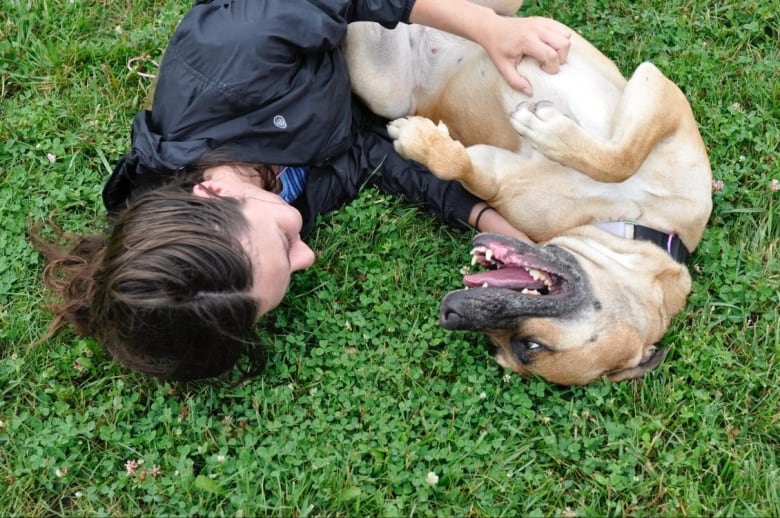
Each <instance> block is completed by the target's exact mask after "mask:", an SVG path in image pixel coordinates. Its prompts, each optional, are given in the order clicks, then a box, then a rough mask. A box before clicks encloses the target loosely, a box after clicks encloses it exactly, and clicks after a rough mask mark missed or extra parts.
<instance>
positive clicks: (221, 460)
mask: <svg viewBox="0 0 780 518" xmlns="http://www.w3.org/2000/svg"><path fill="white" fill-rule="evenodd" d="M217 462H225V456H224V455H217Z"/></svg>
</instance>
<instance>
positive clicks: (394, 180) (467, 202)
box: [294, 101, 481, 236]
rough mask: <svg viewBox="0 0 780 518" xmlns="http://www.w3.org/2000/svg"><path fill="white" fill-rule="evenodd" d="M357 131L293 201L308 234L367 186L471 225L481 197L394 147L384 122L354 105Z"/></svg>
mask: <svg viewBox="0 0 780 518" xmlns="http://www.w3.org/2000/svg"><path fill="white" fill-rule="evenodd" d="M353 115H354V116H355V118H356V123H355V124H356V132H355V137H354V140H353V143H352V146H351V147H350V149H349V150H348V151H347V152H346V153H344V154H343V155H341V156H339V157H337V158H336V159H334V160H333V161H332V162H331V163H330V164H328V165H326V166H322V167H315V168H312V169H311V171H310V174H309V179H308V181H307V183H306V187H305V188H304V195H303V196H301V197H299V198H298V199H297V200H296V202H295V203H294V205H295V207H296V208H297V209H298V210H299V211H301V214H302V215H303V219H304V230H303V232H302V235H304V236H305V235H306V234H308V233H309V231H310V230H311V228H312V224H313V223H314V220H315V219H316V217H317V216H318V215H320V214H326V213H328V212H330V211H332V210H335V209H338V208H339V207H341V206H342V205H344V204H346V203H348V202H350V201H352V200H353V199H354V198H355V197H356V196H357V195H358V194H359V192H360V190H361V189H363V188H365V187H366V186H374V187H376V188H378V189H379V191H380V192H382V193H384V194H392V195H397V196H401V197H402V198H404V199H405V200H406V201H409V202H412V203H418V204H420V205H421V206H422V207H423V208H424V209H426V210H427V212H428V213H429V214H430V215H432V216H433V217H435V218H437V219H440V220H442V221H444V222H445V223H448V224H450V225H452V226H455V227H463V228H470V227H469V225H468V217H469V214H470V213H471V210H472V209H473V208H474V205H476V204H477V203H479V202H480V201H481V200H480V199H479V198H477V197H476V196H474V195H473V194H471V193H469V192H468V191H466V189H465V188H463V186H461V185H460V184H459V183H458V182H453V181H444V180H440V179H439V178H437V177H436V176H435V175H434V174H433V173H431V171H430V170H429V169H428V168H426V167H425V166H423V165H422V164H420V163H417V162H414V161H412V160H407V159H405V158H403V157H402V156H401V155H399V154H398V153H397V152H396V151H395V149H394V148H393V141H392V139H391V138H390V137H389V136H388V135H387V130H386V121H384V120H383V119H381V118H379V117H377V116H375V115H373V114H371V113H370V112H368V111H367V110H365V109H364V108H363V107H362V105H360V104H359V103H358V102H357V101H356V104H355V105H354V106H353Z"/></svg>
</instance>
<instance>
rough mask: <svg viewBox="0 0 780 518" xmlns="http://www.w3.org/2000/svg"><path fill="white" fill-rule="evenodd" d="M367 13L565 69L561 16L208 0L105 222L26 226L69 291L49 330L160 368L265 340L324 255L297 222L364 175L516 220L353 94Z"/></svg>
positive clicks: (179, 370) (135, 364)
mask: <svg viewBox="0 0 780 518" xmlns="http://www.w3.org/2000/svg"><path fill="white" fill-rule="evenodd" d="M358 20H364V21H374V22H378V23H381V24H383V25H385V26H386V27H393V26H395V25H396V24H397V23H401V22H404V23H405V22H411V23H422V24H425V25H429V26H431V27H435V28H438V29H442V30H446V31H449V32H452V33H454V34H458V35H461V36H464V37H467V38H470V39H472V40H474V41H476V42H478V43H480V44H481V45H483V46H484V47H485V49H486V50H487V52H488V54H489V55H490V56H491V57H492V58H493V60H494V61H495V62H496V64H497V66H498V67H499V70H501V71H502V73H503V74H504V75H505V77H506V78H507V80H508V81H509V82H510V84H512V85H513V86H515V87H517V88H521V89H526V90H527V89H528V88H530V85H528V84H527V82H526V81H525V80H524V79H523V78H521V77H519V76H518V74H517V72H516V69H515V67H514V63H515V62H516V61H517V60H518V59H520V58H521V57H522V56H523V55H525V54H528V55H531V56H533V57H535V58H536V59H537V60H539V61H540V63H543V66H544V67H545V69H546V70H548V71H550V72H555V71H557V67H558V63H560V62H562V61H563V60H564V59H565V56H566V53H567V51H568V38H569V31H568V29H566V28H565V27H563V26H562V25H560V24H557V22H554V21H552V20H546V19H542V18H532V19H524V18H514V17H512V18H504V17H500V16H498V15H496V14H495V13H494V12H493V11H492V10H490V9H487V8H485V7H482V6H479V5H476V4H473V3H470V2H467V1H465V0H416V1H415V0H386V1H383V2H376V1H372V0H332V1H329V2H324V1H315V0H295V1H293V0H266V1H264V2H256V1H250V0H232V1H230V0H222V1H220V2H211V1H200V2H198V4H197V5H196V6H194V7H193V9H192V10H191V11H190V12H189V13H188V14H187V16H186V17H185V18H184V19H183V20H182V22H181V23H180V25H179V26H178V28H177V29H176V32H175V34H174V36H173V38H172V39H171V41H170V43H169V45H168V48H167V49H166V52H165V55H164V57H163V61H162V64H161V68H160V73H159V75H158V80H157V85H156V91H155V97H154V103H153V106H152V110H151V111H142V112H141V113H139V114H138V115H137V116H136V117H135V119H134V121H133V128H132V151H131V152H130V153H128V154H127V155H126V156H125V157H124V158H123V159H122V160H121V161H120V163H119V164H118V166H117V167H116V169H115V170H114V172H113V174H112V175H111V177H110V178H109V180H108V182H107V184H106V186H105V189H104V191H103V200H104V203H105V205H106V208H107V209H108V211H109V214H110V221H111V223H112V228H111V230H110V232H109V233H108V236H106V237H90V238H81V239H78V240H76V243H75V245H74V246H73V248H72V249H71V250H67V251H66V250H64V249H61V248H59V247H57V246H54V245H51V244H48V243H46V242H44V241H42V240H41V239H38V238H34V239H35V241H36V244H37V246H38V247H39V249H41V250H42V252H43V253H44V254H45V255H46V256H47V258H48V259H49V265H48V266H47V269H46V272H45V279H46V280H47V284H48V285H49V286H50V287H51V288H52V289H54V291H55V292H57V293H58V294H59V295H60V296H61V299H62V303H61V304H60V305H59V306H58V307H56V308H55V319H54V321H53V323H52V327H51V331H52V332H53V331H55V330H56V329H57V328H59V327H61V326H62V325H64V324H65V322H66V321H70V322H72V323H73V324H74V326H75V328H76V330H77V331H78V332H80V333H82V334H90V335H94V336H95V337H97V339H98V340H99V341H100V342H101V343H102V344H103V345H104V346H105V347H106V349H107V350H108V351H109V353H110V354H111V355H112V356H113V357H114V358H115V359H117V360H118V361H119V362H121V363H122V364H124V365H126V366H128V367H130V368H133V369H136V370H139V371H141V372H145V373H148V374H151V375H155V376H158V377H161V378H168V379H179V380H187V379H196V378H204V377H212V376H216V375H218V374H220V373H222V372H224V371H225V370H227V369H229V368H231V366H233V365H234V363H235V362H236V360H237V359H238V357H239V356H240V355H241V353H242V352H244V351H245V350H249V351H252V352H254V353H257V352H259V351H261V348H260V346H259V344H256V343H255V342H256V340H257V338H256V336H255V333H254V328H253V326H254V322H255V320H256V319H257V318H258V317H260V316H262V315H264V314H265V313H267V312H268V311H270V310H271V309H273V308H275V307H276V306H277V305H278V304H279V303H280V301H281V300H282V297H283V296H284V293H285V291H286V290H287V287H288V285H289V281H290V274H291V273H292V272H294V271H297V270H301V269H304V268H307V267H308V266H310V265H311V264H312V262H313V261H314V254H313V252H312V251H311V249H310V248H309V247H308V246H307V245H306V244H305V243H304V242H303V241H302V239H301V233H303V234H304V235H305V234H306V232H308V230H309V228H310V227H311V224H312V223H313V221H314V219H315V217H316V216H317V215H319V214H323V213H325V212H327V211H330V210H333V209H335V208H337V207H339V206H341V205H342V204H344V203H346V202H348V201H350V200H351V199H353V198H354V197H355V196H357V193H358V190H359V188H360V187H362V186H364V185H375V186H377V187H378V188H379V189H380V190H381V191H382V192H386V193H393V194H398V195H402V196H404V197H405V198H407V199H408V200H411V201H414V202H420V203H423V204H425V205H426V206H427V207H428V209H429V211H430V212H431V213H432V214H434V215H435V216H438V217H439V218H441V219H443V220H444V221H446V222H449V223H451V224H454V225H466V224H468V225H472V226H474V227H477V228H479V229H481V230H489V231H495V232H503V233H507V234H515V235H521V233H520V232H519V231H517V230H516V229H514V228H512V227H511V226H510V225H509V224H508V223H507V222H506V221H505V220H504V219H503V218H502V217H501V216H499V215H498V213H496V212H495V211H492V210H489V209H487V206H486V205H485V204H484V202H482V201H481V200H478V199H476V198H474V197H473V196H472V195H471V194H469V193H467V192H466V191H465V190H464V189H463V188H462V187H461V186H460V185H459V184H457V183H452V182H442V181H440V180H438V179H436V178H435V177H434V176H433V175H432V174H431V173H430V172H429V171H427V170H425V169H424V168H423V167H422V166H420V165H419V164H416V163H414V162H409V161H406V160H404V159H402V158H401V157H400V156H399V155H397V154H396V153H395V152H394V151H393V148H392V142H391V141H390V139H389V138H388V137H387V134H386V132H385V127H384V121H380V120H378V119H377V118H376V117H374V116H372V115H371V114H369V113H367V112H366V111H365V110H364V109H363V108H362V107H361V106H360V105H359V103H358V102H357V101H356V100H355V99H353V97H352V94H351V90H350V83H349V76H348V72H347V69H346V65H345V63H344V59H343V56H342V55H341V52H340V50H339V44H340V43H341V41H342V40H343V38H344V36H345V34H346V29H347V23H349V22H351V21H358ZM277 193H278V194H277ZM280 195H281V196H280Z"/></svg>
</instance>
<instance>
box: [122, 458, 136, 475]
mask: <svg viewBox="0 0 780 518" xmlns="http://www.w3.org/2000/svg"><path fill="white" fill-rule="evenodd" d="M137 469H138V462H136V461H134V460H133V459H130V460H128V461H127V462H125V470H127V474H128V475H134V474H135V470H137Z"/></svg>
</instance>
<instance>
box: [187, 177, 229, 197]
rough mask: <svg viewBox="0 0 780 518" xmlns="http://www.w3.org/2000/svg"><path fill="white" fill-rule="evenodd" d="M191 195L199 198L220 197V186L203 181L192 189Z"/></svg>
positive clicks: (216, 182)
mask: <svg viewBox="0 0 780 518" xmlns="http://www.w3.org/2000/svg"><path fill="white" fill-rule="evenodd" d="M192 194H194V195H195V196H198V197H200V198H210V197H212V196H221V195H222V186H221V185H220V183H219V182H218V181H215V180H204V181H202V182H200V183H199V184H196V185H195V186H194V187H193V188H192Z"/></svg>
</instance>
